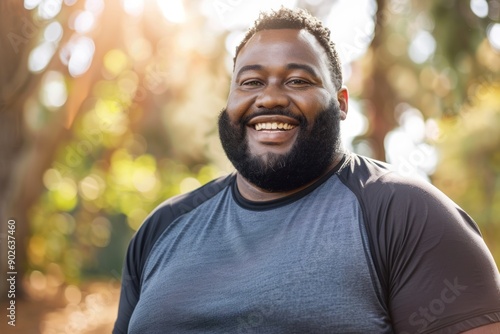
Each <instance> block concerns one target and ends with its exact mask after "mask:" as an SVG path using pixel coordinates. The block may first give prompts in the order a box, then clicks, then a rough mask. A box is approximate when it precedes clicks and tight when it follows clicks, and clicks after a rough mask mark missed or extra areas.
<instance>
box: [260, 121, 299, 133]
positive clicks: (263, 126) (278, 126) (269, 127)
mask: <svg viewBox="0 0 500 334" xmlns="http://www.w3.org/2000/svg"><path fill="white" fill-rule="evenodd" d="M294 127H295V125H291V124H288V123H276V122H274V123H257V124H255V130H257V131H260V130H277V129H280V130H291V129H293V128H294Z"/></svg>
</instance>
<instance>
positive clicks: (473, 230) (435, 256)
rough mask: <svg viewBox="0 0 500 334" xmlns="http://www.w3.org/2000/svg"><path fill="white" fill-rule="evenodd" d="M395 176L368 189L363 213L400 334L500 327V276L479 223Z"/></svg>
mask: <svg viewBox="0 0 500 334" xmlns="http://www.w3.org/2000/svg"><path fill="white" fill-rule="evenodd" d="M391 175H392V173H388V174H386V175H385V176H383V177H381V178H380V179H378V180H377V182H375V183H374V184H373V185H371V186H370V185H367V187H366V188H365V189H364V190H365V191H366V194H365V195H367V196H364V197H365V198H369V200H366V201H365V203H364V205H365V208H364V210H365V214H366V216H367V222H368V226H369V227H368V229H369V230H370V231H369V233H370V235H371V247H372V252H373V256H374V262H375V267H376V269H377V272H378V275H379V278H380V281H381V283H382V285H383V287H384V289H385V298H386V303H387V305H388V309H389V312H390V316H391V321H392V324H393V327H394V329H395V332H397V333H460V332H463V331H466V330H470V329H472V328H476V327H480V326H483V325H487V324H491V323H495V322H500V275H499V272H498V269H497V267H496V265H495V261H494V259H493V257H492V255H491V253H490V251H489V250H488V248H487V246H486V244H485V243H484V241H483V239H482V236H481V234H480V232H479V229H478V227H477V225H476V224H475V222H474V221H473V220H472V219H471V217H469V216H468V215H467V214H466V213H465V212H464V211H463V210H462V209H460V208H459V207H458V206H457V205H456V204H455V203H454V202H453V201H451V200H450V199H449V198H448V197H446V196H445V195H444V194H443V193H441V192H440V191H439V190H438V189H436V188H435V187H433V186H432V185H430V184H427V183H425V182H423V181H417V180H414V181H411V180H401V179H398V178H394V177H393V176H391Z"/></svg>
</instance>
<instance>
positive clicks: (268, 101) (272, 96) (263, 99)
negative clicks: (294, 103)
mask: <svg viewBox="0 0 500 334" xmlns="http://www.w3.org/2000/svg"><path fill="white" fill-rule="evenodd" d="M289 102H290V101H289V99H288V96H287V94H286V92H284V91H283V87H281V85H280V84H279V83H268V84H267V85H266V86H265V87H264V88H263V89H262V90H261V91H260V93H259V95H258V96H257V99H256V100H255V105H256V107H257V108H266V109H272V108H286V107H288V104H289Z"/></svg>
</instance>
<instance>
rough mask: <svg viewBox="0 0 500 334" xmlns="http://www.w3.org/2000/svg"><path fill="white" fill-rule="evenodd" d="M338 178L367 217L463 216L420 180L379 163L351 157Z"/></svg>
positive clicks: (442, 194) (457, 208) (443, 197)
mask: <svg viewBox="0 0 500 334" xmlns="http://www.w3.org/2000/svg"><path fill="white" fill-rule="evenodd" d="M339 178H340V179H341V180H342V182H343V183H344V184H345V185H346V186H347V187H348V188H349V189H350V190H351V191H352V192H353V193H354V194H355V195H356V197H357V198H358V201H359V202H360V204H361V206H362V207H363V210H364V211H365V214H366V215H368V216H370V215H376V216H378V217H380V214H395V215H397V216H398V217H399V218H405V217H406V218H409V217H408V215H411V214H412V213H418V215H419V216H420V217H421V218H423V217H424V216H425V215H426V214H438V213H444V212H447V213H448V214H452V215H456V214H459V215H460V216H461V215H462V213H461V209H460V208H459V207H458V206H457V205H456V204H455V203H454V202H453V201H452V200H451V199H450V198H449V197H448V196H446V195H445V194H444V193H443V192H442V191H440V190H439V189H437V188H436V187H435V186H433V185H432V184H430V183H429V182H427V181H425V180H423V179H420V178H416V177H406V176H403V175H401V174H399V173H398V172H397V171H395V170H394V169H393V167H392V166H391V165H389V164H387V163H384V162H381V161H377V160H374V159H370V158H366V157H362V156H359V155H356V154H350V156H349V157H348V159H346V162H345V164H344V166H343V168H342V170H341V171H340V172H339ZM367 218H368V217H367ZM386 218H389V217H386ZM457 218H458V217H457ZM385 221H387V219H385ZM406 221H409V220H408V219H407V220H406ZM420 221H425V220H424V219H421V220H420ZM474 228H475V226H474Z"/></svg>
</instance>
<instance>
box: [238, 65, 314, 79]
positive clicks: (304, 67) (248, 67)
mask: <svg viewBox="0 0 500 334" xmlns="http://www.w3.org/2000/svg"><path fill="white" fill-rule="evenodd" d="M263 69H264V67H263V66H262V65H258V64H255V65H245V66H243V67H242V68H240V69H239V70H238V73H237V74H236V78H238V77H239V76H240V75H241V74H242V73H243V72H246V71H260V70H263ZM286 69H287V70H295V69H298V70H304V71H306V72H307V73H309V74H310V75H312V76H314V77H316V78H317V77H318V74H317V73H316V71H315V70H314V68H312V66H309V65H307V64H298V63H290V64H287V65H286Z"/></svg>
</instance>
